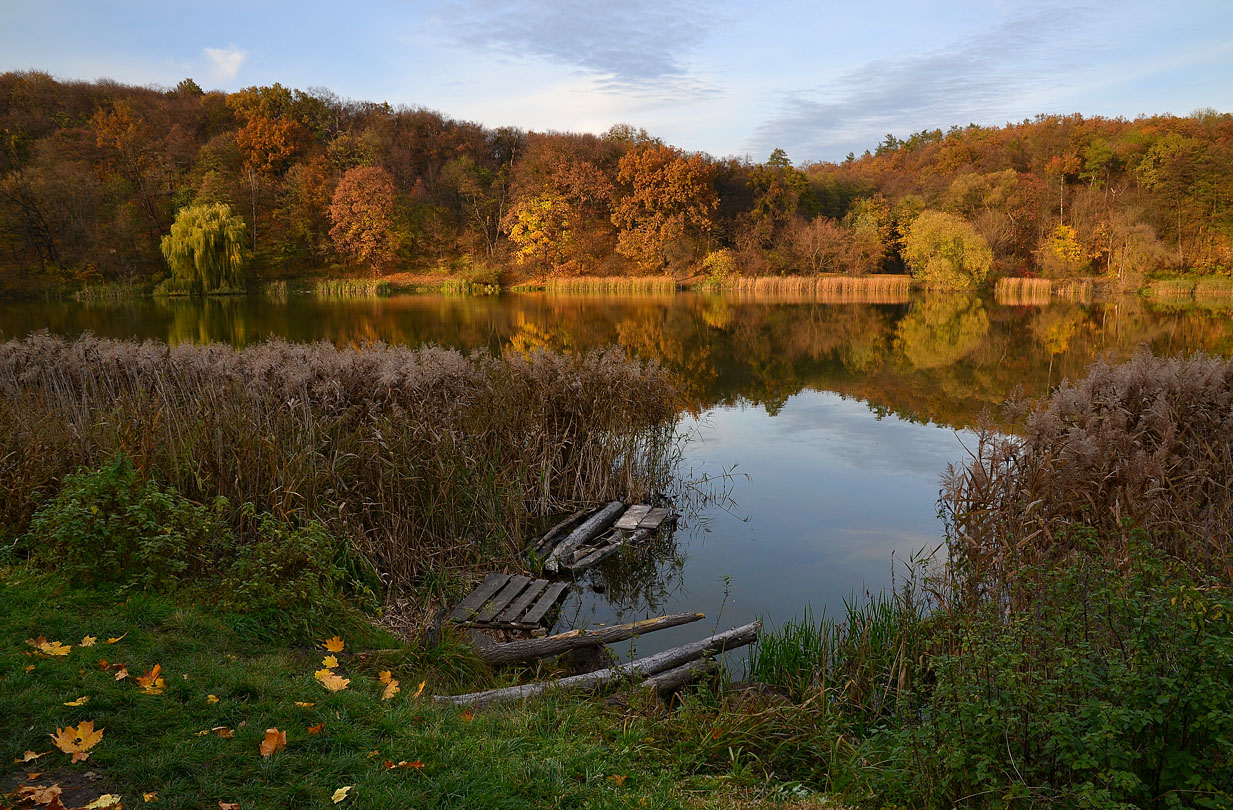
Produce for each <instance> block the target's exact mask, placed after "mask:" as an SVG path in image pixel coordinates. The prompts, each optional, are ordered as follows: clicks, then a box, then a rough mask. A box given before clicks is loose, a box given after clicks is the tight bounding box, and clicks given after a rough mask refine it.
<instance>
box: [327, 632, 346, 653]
mask: <svg viewBox="0 0 1233 810" xmlns="http://www.w3.org/2000/svg"><path fill="white" fill-rule="evenodd" d="M321 646H322V647H325V651H326V652H332V653H340V652H342V651H343V647H345V646H346V642H344V641H343V640H342V639H341V638H339V637H338V636H334V637H332V638H327V639H326V640H325V641H323V642H321Z"/></svg>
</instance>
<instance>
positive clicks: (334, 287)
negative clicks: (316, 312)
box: [313, 278, 390, 298]
mask: <svg viewBox="0 0 1233 810" xmlns="http://www.w3.org/2000/svg"><path fill="white" fill-rule="evenodd" d="M313 294H314V295H316V296H317V297H318V298H379V297H384V296H387V295H389V294H390V282H389V281H387V280H385V279H380V278H334V279H326V280H324V281H318V282H317V283H316V284H315V285H313Z"/></svg>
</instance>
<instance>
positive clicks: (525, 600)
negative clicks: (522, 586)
mask: <svg viewBox="0 0 1233 810" xmlns="http://www.w3.org/2000/svg"><path fill="white" fill-rule="evenodd" d="M547 587H548V580H546V579H533V580H531V584H530V585H528V586H527V587H526V590H524V591H523V592H522V593H520V594H518V598H517V599H515V600H514V601H513V602H510V603H509V607H507V608H506V609H505V610H503V611H501V615H499V616H497V617H496V618H494V619H493V621H495V622H516V621H518V620H519V619H520V618H522V614H524V613H526V612H527V608H529V607H531V603H532V602H534V601H535V598H536V597H537V596H539V595H540V594H541V593H543V591H544V588H547Z"/></svg>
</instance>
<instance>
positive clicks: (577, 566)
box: [561, 529, 651, 572]
mask: <svg viewBox="0 0 1233 810" xmlns="http://www.w3.org/2000/svg"><path fill="white" fill-rule="evenodd" d="M625 534H626V533H625V531H624V530H622V529H614V530H613V531H612V534H610V535H608V536H607V537H605V538H604V543H603V545H601V546H599V547H598V548H595V549H594V550H591V549H589V548H585V547H584V548H581V549H578V550H576V551H575V556H574V560H573V561H572V562H567V561H563V562H562V563H561V565H562V566H563V567H565V568H568V569H569V570H570V571H574V572H578V571H585V570H586V569H588V568H592V567H594V566H596V565H599V564H600V563H601V562H603V561H604V560H606V559H608V558H609V557H611V556H612V555H613V554H616V553H617V552H618V551H620V550H621V547H622V546H625V545H630V544H636V543H642V542H644V541H645V540H647V538H649V537H650V536H651V530H650V529H638V530H637V531H636V532H633V533H632V534H630V535H629V536H628V537H626V536H624V535H625Z"/></svg>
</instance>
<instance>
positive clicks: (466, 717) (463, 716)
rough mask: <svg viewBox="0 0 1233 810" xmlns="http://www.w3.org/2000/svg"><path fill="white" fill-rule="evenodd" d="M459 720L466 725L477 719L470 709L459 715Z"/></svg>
mask: <svg viewBox="0 0 1233 810" xmlns="http://www.w3.org/2000/svg"><path fill="white" fill-rule="evenodd" d="M458 719H459V720H461V721H462V722H464V723H470V722H471V721H472V720H474V719H475V715H474V714H472V713H471V710H470V709H466V710H465V711H463V713H462V714H460V715H458Z"/></svg>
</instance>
